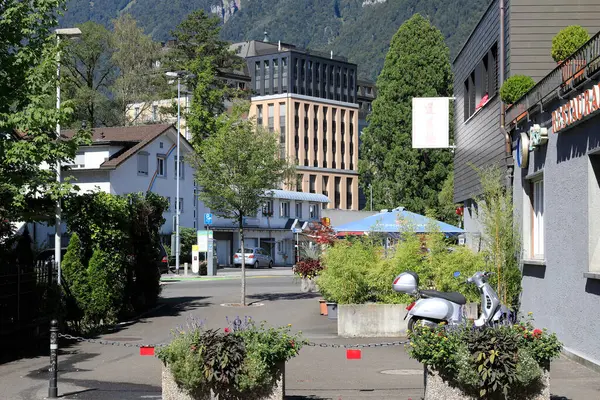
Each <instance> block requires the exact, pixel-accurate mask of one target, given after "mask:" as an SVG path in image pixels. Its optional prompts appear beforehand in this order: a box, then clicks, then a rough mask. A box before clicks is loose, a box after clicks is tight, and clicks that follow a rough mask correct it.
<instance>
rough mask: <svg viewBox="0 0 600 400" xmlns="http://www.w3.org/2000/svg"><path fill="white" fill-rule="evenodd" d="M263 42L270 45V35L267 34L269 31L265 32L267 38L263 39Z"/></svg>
mask: <svg viewBox="0 0 600 400" xmlns="http://www.w3.org/2000/svg"><path fill="white" fill-rule="evenodd" d="M263 42H265V43H269V34H268V33H267V31H265V38H264V39H263Z"/></svg>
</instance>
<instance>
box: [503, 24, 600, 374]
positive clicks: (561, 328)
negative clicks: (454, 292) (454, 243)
mask: <svg viewBox="0 0 600 400" xmlns="http://www.w3.org/2000/svg"><path fill="white" fill-rule="evenodd" d="M571 58H572V59H577V60H580V61H585V63H580V64H579V65H581V64H585V65H586V66H585V67H584V68H583V69H581V70H570V71H567V72H565V71H564V70H563V68H556V69H554V70H553V71H551V72H550V74H548V75H547V76H545V77H544V78H543V79H542V80H541V81H540V83H539V84H538V85H537V86H536V87H534V88H533V89H532V90H531V91H530V92H529V93H528V94H527V95H526V97H525V98H523V99H521V100H520V101H519V102H518V103H517V104H515V106H521V107H519V108H518V110H519V112H512V113H509V114H507V122H508V124H509V128H510V129H511V137H512V141H513V145H514V149H515V173H514V185H513V195H514V196H513V198H514V206H515V216H516V222H517V226H519V228H520V230H521V237H522V240H523V252H522V263H523V281H522V283H523V292H522V299H521V304H522V308H521V309H522V311H523V312H529V311H531V312H533V313H534V317H535V322H536V324H538V325H539V326H544V327H547V328H548V329H550V330H551V331H553V332H556V333H557V335H558V336H559V338H560V340H561V341H562V342H563V343H564V346H565V350H566V351H567V353H570V354H571V355H574V356H576V357H578V358H579V359H580V360H583V361H585V362H586V363H588V365H594V366H596V367H597V368H600V341H599V340H598V332H600V307H599V306H600V64H598V60H599V59H600V34H599V35H596V36H595V37H594V38H592V40H591V41H590V42H588V44H587V45H586V46H584V48H583V49H582V50H581V51H580V52H578V53H575V55H573V56H571ZM546 137H547V138H546Z"/></svg>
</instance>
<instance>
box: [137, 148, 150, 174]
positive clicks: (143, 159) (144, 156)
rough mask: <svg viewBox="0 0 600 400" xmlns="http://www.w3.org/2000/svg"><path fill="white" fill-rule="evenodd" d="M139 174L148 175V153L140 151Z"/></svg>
mask: <svg viewBox="0 0 600 400" xmlns="http://www.w3.org/2000/svg"><path fill="white" fill-rule="evenodd" d="M137 158H138V175H144V176H148V153H146V152H141V153H138V156H137Z"/></svg>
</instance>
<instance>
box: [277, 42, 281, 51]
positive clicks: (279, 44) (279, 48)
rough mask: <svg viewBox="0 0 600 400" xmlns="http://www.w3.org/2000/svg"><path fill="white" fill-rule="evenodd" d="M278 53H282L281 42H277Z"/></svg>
mask: <svg viewBox="0 0 600 400" xmlns="http://www.w3.org/2000/svg"><path fill="white" fill-rule="evenodd" d="M277 51H281V40H278V41H277Z"/></svg>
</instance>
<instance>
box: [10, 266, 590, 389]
mask: <svg viewBox="0 0 600 400" xmlns="http://www.w3.org/2000/svg"><path fill="white" fill-rule="evenodd" d="M235 275H236V274H235V272H232V273H230V274H229V276H228V279H219V280H198V279H196V280H174V281H173V280H171V281H167V282H165V283H164V284H163V300H162V302H161V307H160V308H159V309H157V310H155V311H154V312H152V313H151V314H149V315H147V316H145V317H144V318H142V319H140V320H138V321H132V322H130V323H125V324H123V325H121V326H120V327H119V328H118V329H117V330H116V331H114V332H112V333H110V334H107V335H104V336H102V339H104V340H111V341H115V342H117V343H122V344H125V343H129V344H141V343H144V344H148V343H162V342H166V341H168V340H169V338H170V335H171V330H172V329H173V328H175V327H177V326H185V325H186V323H187V322H188V321H189V320H190V318H194V319H196V320H202V321H204V324H205V325H206V326H207V327H210V328H219V329H223V328H224V327H225V326H227V322H226V317H228V318H230V319H231V318H235V317H237V316H239V317H240V318H242V319H243V318H244V317H246V316H249V317H252V318H253V319H254V320H255V321H267V323H269V324H272V325H287V324H292V328H293V329H295V330H298V331H302V333H303V335H304V336H305V337H306V338H308V339H309V340H311V341H313V342H317V343H329V344H342V343H344V344H355V343H378V342H387V341H389V340H388V339H371V340H369V339H353V340H345V339H339V338H337V335H336V323H335V321H330V320H328V319H327V317H323V316H320V315H319V305H318V301H317V299H318V296H317V295H315V294H306V293H301V292H300V283H299V282H298V281H296V280H295V279H294V278H293V277H292V276H290V273H288V272H286V271H285V270H279V269H274V270H271V271H269V270H264V271H263V270H258V271H255V272H253V273H252V276H251V277H249V279H248V281H247V295H248V296H247V298H248V301H249V303H251V304H253V305H254V306H253V307H245V308H240V307H227V306H224V305H223V304H226V303H236V302H239V301H240V295H239V291H240V290H239V289H240V280H239V278H236V277H235ZM393 340H398V339H393ZM161 368H162V366H161V363H160V361H159V360H158V359H157V358H155V357H151V356H140V355H139V350H138V349H137V348H133V347H124V346H112V345H101V344H95V343H86V342H83V343H78V344H74V345H71V346H69V347H67V348H64V349H61V353H60V357H59V369H60V373H59V385H58V387H59V394H60V396H61V397H62V398H64V399H89V400H109V399H110V400H114V399H123V400H129V399H160V398H161V382H160V379H161ZM552 368H553V369H552V391H553V393H556V394H557V396H559V397H555V399H557V400H558V399H600V383H599V382H600V380H598V375H596V374H594V373H593V372H591V371H589V370H587V369H586V368H584V367H581V366H579V365H578V364H575V363H572V362H570V361H567V360H561V361H559V362H558V363H555V365H553V367H552ZM47 369H48V359H47V356H38V357H32V358H24V359H21V360H18V361H14V362H10V363H5V364H2V365H0V399H2V400H4V399H6V400H29V399H43V398H45V396H46V395H47V391H48V389H47V388H48V373H47ZM422 394H423V374H422V367H421V366H420V364H418V363H416V362H415V361H413V360H410V359H409V358H408V357H407V355H406V353H405V351H404V348H403V347H402V346H395V347H377V348H367V349H364V350H363V351H362V359H360V360H347V359H346V357H345V350H343V349H336V348H322V347H305V348H303V349H302V351H301V353H300V355H299V356H298V357H296V358H294V359H293V360H291V361H290V362H288V363H287V364H286V398H287V399H294V400H300V399H333V400H350V399H352V400H356V399H409V398H410V399H413V400H416V399H418V398H420V397H421V396H422ZM561 396H565V397H561Z"/></svg>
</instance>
